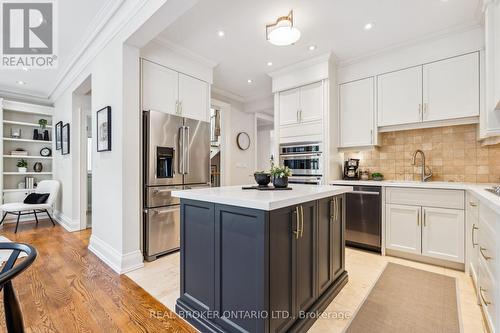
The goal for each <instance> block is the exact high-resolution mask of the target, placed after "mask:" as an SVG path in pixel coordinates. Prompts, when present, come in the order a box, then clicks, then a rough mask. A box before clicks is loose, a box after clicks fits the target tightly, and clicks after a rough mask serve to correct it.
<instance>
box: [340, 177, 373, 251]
mask: <svg viewBox="0 0 500 333" xmlns="http://www.w3.org/2000/svg"><path fill="white" fill-rule="evenodd" d="M345 239H346V245H348V246H353V247H358V248H362V249H366V250H371V251H377V252H380V249H381V246H382V243H381V242H382V188H381V187H380V186H353V191H352V192H349V193H347V194H346V233H345Z"/></svg>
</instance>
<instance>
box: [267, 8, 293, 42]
mask: <svg viewBox="0 0 500 333" xmlns="http://www.w3.org/2000/svg"><path fill="white" fill-rule="evenodd" d="M299 39H300V30H299V29H297V28H295V27H294V26H293V10H291V11H290V13H288V15H287V16H281V17H278V19H277V20H276V22H275V23H272V24H268V25H266V40H268V41H269V43H271V44H273V45H277V46H286V45H292V44H294V43H296V42H297V41H298V40H299Z"/></svg>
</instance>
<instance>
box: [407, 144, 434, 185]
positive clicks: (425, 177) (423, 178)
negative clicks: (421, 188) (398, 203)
mask: <svg viewBox="0 0 500 333" xmlns="http://www.w3.org/2000/svg"><path fill="white" fill-rule="evenodd" d="M418 154H420V155H421V158H422V179H421V181H423V182H425V181H427V180H429V179H430V178H431V177H432V171H431V172H430V173H429V174H428V175H426V174H425V154H424V152H423V151H421V150H420V149H417V150H415V152H414V153H413V158H412V160H411V164H412V165H416V164H415V162H416V159H417V155H418Z"/></svg>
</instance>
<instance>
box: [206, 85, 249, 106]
mask: <svg viewBox="0 0 500 333" xmlns="http://www.w3.org/2000/svg"><path fill="white" fill-rule="evenodd" d="M210 90H211V91H212V93H215V94H217V95H220V96H223V97H226V98H229V99H231V100H233V101H235V102H238V103H242V104H244V103H245V102H246V100H245V98H244V97H243V96H240V95H237V94H234V93H232V92H229V91H227V90H224V89H221V88H217V87H216V86H214V85H212V86H211V87H210Z"/></svg>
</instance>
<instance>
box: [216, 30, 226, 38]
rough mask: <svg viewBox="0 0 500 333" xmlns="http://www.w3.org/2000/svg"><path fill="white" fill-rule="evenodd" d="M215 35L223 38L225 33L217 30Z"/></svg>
mask: <svg viewBox="0 0 500 333" xmlns="http://www.w3.org/2000/svg"><path fill="white" fill-rule="evenodd" d="M217 35H218V36H219V37H224V36H225V35H226V33H225V32H224V31H223V30H219V31H218V32H217Z"/></svg>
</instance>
